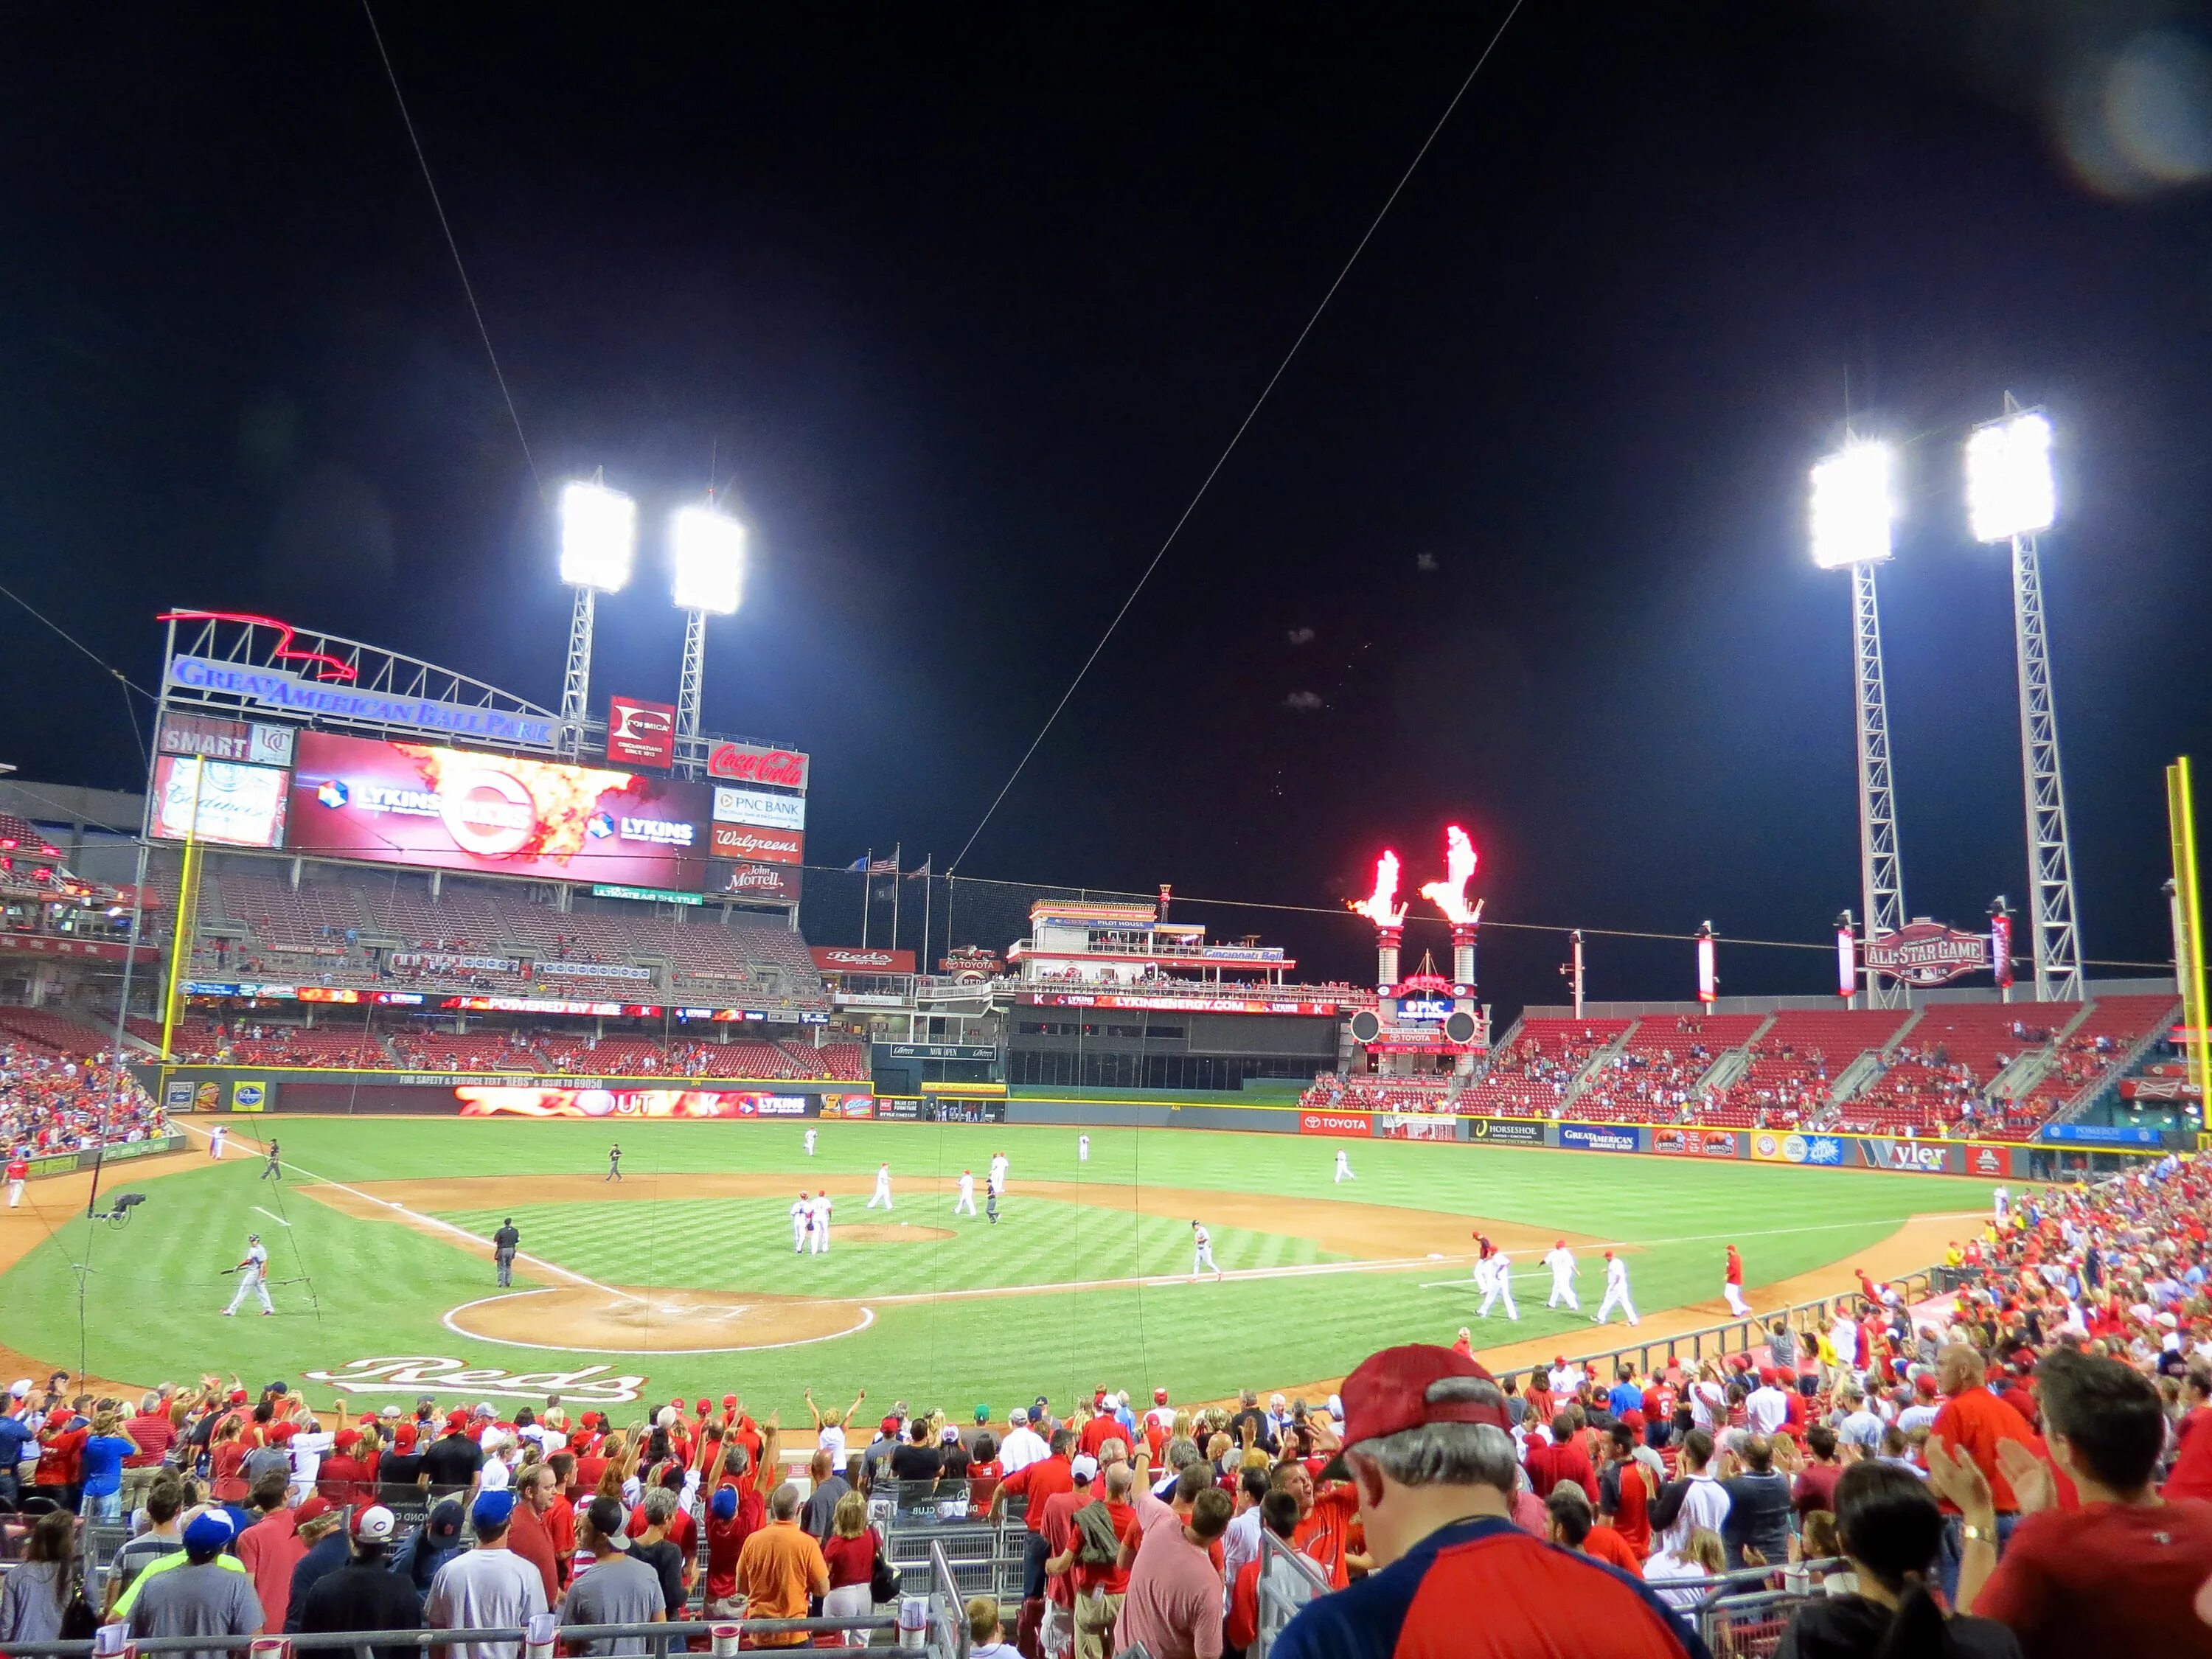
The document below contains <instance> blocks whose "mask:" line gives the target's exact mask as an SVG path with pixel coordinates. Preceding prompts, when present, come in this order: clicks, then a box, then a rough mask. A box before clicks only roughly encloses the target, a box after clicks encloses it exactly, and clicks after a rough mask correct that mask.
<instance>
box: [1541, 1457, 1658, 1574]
mask: <svg viewBox="0 0 2212 1659" xmlns="http://www.w3.org/2000/svg"><path fill="white" fill-rule="evenodd" d="M1544 1508H1545V1510H1546V1512H1547V1514H1548V1515H1549V1516H1550V1517H1551V1523H1552V1525H1551V1541H1552V1542H1553V1543H1554V1544H1557V1545H1558V1546H1559V1547H1560V1548H1562V1549H1570V1550H1579V1551H1580V1552H1581V1553H1583V1554H1584V1555H1587V1556H1589V1558H1590V1559H1591V1560H1593V1561H1602V1562H1604V1563H1605V1564H1606V1565H1607V1566H1609V1567H1618V1568H1619V1569H1620V1571H1623V1572H1625V1573H1626V1574H1627V1575H1628V1576H1629V1577H1631V1578H1638V1579H1640V1578H1642V1577H1644V1565H1643V1563H1641V1562H1639V1561H1638V1559H1636V1552H1635V1551H1634V1550H1632V1549H1631V1548H1629V1547H1628V1546H1627V1544H1626V1542H1624V1541H1622V1539H1621V1536H1620V1533H1619V1532H1618V1531H1616V1530H1615V1529H1614V1528H1611V1527H1601V1526H1599V1525H1597V1524H1596V1522H1597V1517H1596V1516H1595V1515H1594V1514H1593V1513H1592V1512H1591V1510H1590V1501H1589V1497H1588V1496H1587V1495H1586V1494H1585V1493H1584V1492H1583V1489H1582V1488H1581V1487H1580V1486H1576V1485H1575V1484H1574V1483H1573V1482H1572V1481H1569V1480H1562V1481H1561V1482H1560V1483H1559V1485H1558V1486H1554V1487H1553V1488H1552V1495H1551V1496H1550V1497H1549V1498H1546V1499H1545V1500H1544Z"/></svg>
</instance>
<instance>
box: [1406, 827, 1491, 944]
mask: <svg viewBox="0 0 2212 1659" xmlns="http://www.w3.org/2000/svg"><path fill="white" fill-rule="evenodd" d="M1476 862H1477V860H1476V857H1475V852H1474V842H1471V841H1469V840H1468V837H1467V831H1466V830H1464V829H1461V828H1460V827H1459V825H1457V824H1453V825H1452V826H1451V827H1450V828H1449V829H1446V830H1445V831H1444V878H1443V880H1442V881H1429V882H1424V883H1422V884H1421V896H1422V897H1423V898H1425V899H1427V900H1429V901H1430V902H1431V903H1433V904H1434V905H1435V906H1436V907H1437V909H1439V910H1441V911H1443V913H1444V920H1445V921H1453V922H1470V921H1474V920H1475V918H1476V917H1477V916H1479V915H1481V913H1482V907H1481V906H1480V904H1477V905H1474V906H1469V905H1468V902H1467V884H1468V883H1469V882H1471V881H1473V880H1474V866H1475V864H1476Z"/></svg>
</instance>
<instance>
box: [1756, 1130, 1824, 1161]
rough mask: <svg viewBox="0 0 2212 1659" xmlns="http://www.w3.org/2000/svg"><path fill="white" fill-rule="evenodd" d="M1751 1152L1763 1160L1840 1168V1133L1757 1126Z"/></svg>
mask: <svg viewBox="0 0 2212 1659" xmlns="http://www.w3.org/2000/svg"><path fill="white" fill-rule="evenodd" d="M1751 1155H1752V1156H1753V1158H1757V1159H1758V1160H1759V1162H1760V1163H1762V1164H1820V1165H1821V1166H1823V1167H1825V1168H1832V1169H1839V1168H1841V1167H1842V1165H1843V1162H1844V1141H1843V1137H1842V1136H1840V1135H1801V1134H1795V1133H1790V1134H1785V1133H1783V1132H1782V1131H1781V1130H1779V1129H1756V1130H1753V1132H1752V1136H1751Z"/></svg>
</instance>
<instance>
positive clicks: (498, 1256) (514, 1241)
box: [491, 1216, 522, 1290]
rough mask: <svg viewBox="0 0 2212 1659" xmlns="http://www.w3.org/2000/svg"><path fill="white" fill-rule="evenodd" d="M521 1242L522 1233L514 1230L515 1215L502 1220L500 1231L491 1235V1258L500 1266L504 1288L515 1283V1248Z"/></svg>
mask: <svg viewBox="0 0 2212 1659" xmlns="http://www.w3.org/2000/svg"><path fill="white" fill-rule="evenodd" d="M520 1243H522V1235H521V1234H520V1233H519V1232H517V1231H514V1218H513V1216H509V1217H507V1219H506V1220H504V1221H502V1222H501V1223H500V1224H499V1231H497V1232H495V1233H494V1234H493V1235H492V1236H491V1259H492V1261H493V1262H494V1263H495V1264H496V1265H497V1267H498V1268H499V1282H500V1287H501V1289H502V1290H504V1289H505V1288H506V1287H507V1286H508V1285H512V1284H513V1283H514V1249H515V1246H517V1245H518V1244H520Z"/></svg>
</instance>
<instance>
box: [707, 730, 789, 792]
mask: <svg viewBox="0 0 2212 1659" xmlns="http://www.w3.org/2000/svg"><path fill="white" fill-rule="evenodd" d="M806 771H807V761H806V757H805V756H804V755H802V754H800V753H799V751H798V750H795V749H769V748H766V747H764V746H763V745H762V744H757V743H718V744H715V745H714V747H713V748H712V749H710V750H708V751H707V775H708V777H710V778H727V779H728V780H730V781H731V782H732V783H767V784H773V785H775V787H777V788H779V789H796V790H798V791H799V793H801V794H804V793H805V792H806Z"/></svg>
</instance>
